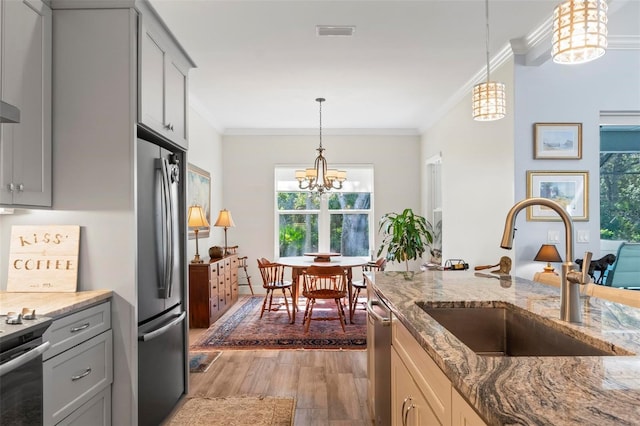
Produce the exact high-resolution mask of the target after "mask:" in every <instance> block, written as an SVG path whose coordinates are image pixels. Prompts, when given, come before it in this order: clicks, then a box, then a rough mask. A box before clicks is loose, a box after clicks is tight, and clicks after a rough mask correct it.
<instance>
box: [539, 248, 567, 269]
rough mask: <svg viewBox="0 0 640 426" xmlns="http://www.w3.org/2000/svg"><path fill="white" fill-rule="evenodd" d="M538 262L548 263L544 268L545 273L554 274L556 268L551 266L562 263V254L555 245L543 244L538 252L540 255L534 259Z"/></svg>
mask: <svg viewBox="0 0 640 426" xmlns="http://www.w3.org/2000/svg"><path fill="white" fill-rule="evenodd" d="M533 260H535V261H536V262H547V266H545V267H544V272H548V273H553V272H554V268H553V266H551V262H562V258H561V257H560V253H558V249H556V246H555V245H554V244H543V245H542V247H540V250H538V254H536V257H534V258H533Z"/></svg>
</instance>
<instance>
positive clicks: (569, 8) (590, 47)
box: [551, 0, 607, 64]
mask: <svg viewBox="0 0 640 426" xmlns="http://www.w3.org/2000/svg"><path fill="white" fill-rule="evenodd" d="M606 48H607V3H606V2H605V0H568V1H565V2H563V3H561V4H559V5H558V6H557V7H556V8H555V9H554V11H553V45H552V51H551V55H552V56H553V62H556V63H559V64H582V63H585V62H589V61H592V60H594V59H597V58H599V57H600V56H602V55H604V52H605V49H606Z"/></svg>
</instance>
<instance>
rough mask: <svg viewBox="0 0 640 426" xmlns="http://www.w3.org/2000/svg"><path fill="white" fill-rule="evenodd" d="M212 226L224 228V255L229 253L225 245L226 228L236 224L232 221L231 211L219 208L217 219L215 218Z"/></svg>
mask: <svg viewBox="0 0 640 426" xmlns="http://www.w3.org/2000/svg"><path fill="white" fill-rule="evenodd" d="M213 226H218V227H223V228H224V255H225V256H226V255H227V254H229V251H228V250H227V247H228V246H227V228H231V227H233V226H236V224H235V223H233V218H232V217H231V212H230V211H229V210H227V209H222V210H220V214H219V215H218V220H216V223H215V225H213Z"/></svg>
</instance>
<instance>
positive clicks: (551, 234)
mask: <svg viewBox="0 0 640 426" xmlns="http://www.w3.org/2000/svg"><path fill="white" fill-rule="evenodd" d="M547 242H548V243H549V244H558V243H560V231H548V232H547Z"/></svg>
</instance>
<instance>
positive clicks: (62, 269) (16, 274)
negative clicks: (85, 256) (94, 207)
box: [7, 225, 80, 293]
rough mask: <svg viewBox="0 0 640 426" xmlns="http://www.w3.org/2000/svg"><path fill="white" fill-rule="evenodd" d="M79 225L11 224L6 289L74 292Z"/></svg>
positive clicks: (76, 273) (12, 290) (11, 290)
mask: <svg viewBox="0 0 640 426" xmlns="http://www.w3.org/2000/svg"><path fill="white" fill-rule="evenodd" d="M79 247H80V226H78V225H51V226H13V227H11V245H10V247H9V272H8V277H7V278H8V279H7V291H9V292H54V293H56V292H75V291H76V288H77V283H78V250H79Z"/></svg>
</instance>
